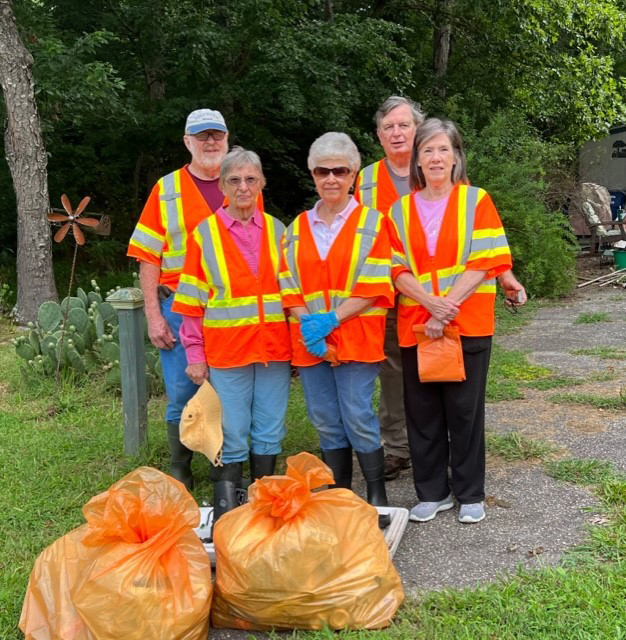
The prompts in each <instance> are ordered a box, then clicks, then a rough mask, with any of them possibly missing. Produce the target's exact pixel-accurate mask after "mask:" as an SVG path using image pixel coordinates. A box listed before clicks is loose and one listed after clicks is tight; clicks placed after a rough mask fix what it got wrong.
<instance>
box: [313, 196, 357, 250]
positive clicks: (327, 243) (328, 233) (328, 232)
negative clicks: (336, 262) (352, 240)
mask: <svg viewBox="0 0 626 640" xmlns="http://www.w3.org/2000/svg"><path fill="white" fill-rule="evenodd" d="M320 204H322V201H321V200H318V201H317V202H316V203H315V206H314V207H313V208H312V209H309V210H308V211H307V212H306V214H307V216H308V220H309V226H310V227H311V233H312V234H313V239H314V240H315V246H316V247H317V252H318V253H319V255H320V258H321V259H322V260H326V256H327V255H328V252H329V251H330V248H331V247H332V246H333V242H334V241H335V238H336V237H337V236H338V235H339V232H340V231H341V229H342V228H343V225H344V224H345V222H346V220H347V219H348V218H349V217H350V214H351V213H352V212H353V211H354V210H355V209H356V208H357V207H358V206H359V203H358V202H357V201H356V200H355V198H354V197H351V198H350V200H348V204H347V205H346V208H345V209H343V211H340V212H339V213H337V214H336V215H335V217H334V218H333V221H332V222H331V223H330V226H329V225H327V224H326V223H325V222H324V221H323V220H322V219H321V218H320V217H319V215H318V213H317V211H318V209H319V206H320Z"/></svg>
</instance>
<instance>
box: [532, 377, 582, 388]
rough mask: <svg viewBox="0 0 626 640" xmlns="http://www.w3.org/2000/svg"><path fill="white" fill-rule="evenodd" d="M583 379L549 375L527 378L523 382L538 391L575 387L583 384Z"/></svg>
mask: <svg viewBox="0 0 626 640" xmlns="http://www.w3.org/2000/svg"><path fill="white" fill-rule="evenodd" d="M584 383H585V380H583V379H582V378H569V377H567V376H550V377H548V378H537V379H536V380H529V381H528V382H526V383H525V386H527V387H530V388H531V389H537V390H539V391H547V390H549V389H560V388H562V387H576V386H578V385H581V384H584Z"/></svg>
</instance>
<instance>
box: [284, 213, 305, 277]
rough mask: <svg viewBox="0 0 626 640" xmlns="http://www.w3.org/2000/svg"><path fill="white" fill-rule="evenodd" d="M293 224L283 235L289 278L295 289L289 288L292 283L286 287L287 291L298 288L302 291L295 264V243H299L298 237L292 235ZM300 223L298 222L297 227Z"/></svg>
mask: <svg viewBox="0 0 626 640" xmlns="http://www.w3.org/2000/svg"><path fill="white" fill-rule="evenodd" d="M294 224H295V221H294V223H292V224H290V225H289V227H288V229H287V233H286V234H285V257H286V259H287V266H288V267H289V271H290V272H291V277H292V279H293V283H294V284H295V285H296V286H295V287H292V286H290V285H291V284H292V283H289V284H287V285H286V288H287V289H292V288H298V289H300V290H302V285H301V284H300V276H299V275H298V264H297V262H296V243H297V242H299V241H300V236H299V235H295V234H294V230H293V226H294ZM299 224H300V222H298V225H299Z"/></svg>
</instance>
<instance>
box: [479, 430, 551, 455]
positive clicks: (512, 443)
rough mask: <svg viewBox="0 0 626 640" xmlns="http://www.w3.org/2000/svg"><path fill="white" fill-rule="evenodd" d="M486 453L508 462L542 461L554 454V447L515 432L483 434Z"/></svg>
mask: <svg viewBox="0 0 626 640" xmlns="http://www.w3.org/2000/svg"><path fill="white" fill-rule="evenodd" d="M485 439H486V445H487V451H489V453H491V454H493V455H497V456H500V457H501V458H504V459H505V460H508V461H514V460H543V459H545V458H547V457H548V456H549V455H550V454H552V453H553V452H554V447H553V446H552V445H551V444H550V443H548V442H543V441H541V440H534V439H531V438H527V437H525V436H522V435H520V434H519V433H517V432H515V431H511V432H509V433H505V434H500V433H492V432H487V433H486V434H485Z"/></svg>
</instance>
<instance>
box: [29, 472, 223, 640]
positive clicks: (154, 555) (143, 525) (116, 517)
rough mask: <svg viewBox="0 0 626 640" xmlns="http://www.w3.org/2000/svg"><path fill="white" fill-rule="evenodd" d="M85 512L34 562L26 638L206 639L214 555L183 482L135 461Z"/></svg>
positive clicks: (192, 500)
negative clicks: (204, 542)
mask: <svg viewBox="0 0 626 640" xmlns="http://www.w3.org/2000/svg"><path fill="white" fill-rule="evenodd" d="M83 513H84V515H85V518H86V520H87V524H85V525H83V526H81V527H78V528H77V529H74V530H73V531H71V532H70V533H68V534H67V535H65V536H63V537H62V538H59V539H58V540H57V541H56V542H54V543H53V544H52V545H50V546H49V547H48V548H47V549H45V550H44V551H43V553H42V554H41V555H40V556H39V557H38V558H37V560H36V562H35V566H34V568H33V571H32V573H31V575H30V580H29V582H28V589H27V591H26V598H25V600H24V606H23V608H22V615H21V617H20V629H21V630H22V631H23V632H24V635H25V636H26V640H35V639H37V640H43V639H50V640H53V639H54V640H57V639H58V640H120V639H121V638H123V639H124V640H172V639H173V638H176V640H206V637H207V634H208V629H209V610H210V605H211V595H212V585H211V564H210V560H209V556H208V555H207V553H206V551H205V550H204V547H203V546H202V543H201V542H200V539H199V538H198V536H197V535H196V534H195V533H194V531H193V528H194V527H197V526H198V524H199V522H200V511H199V509H198V505H197V504H196V503H195V501H194V499H193V497H192V496H191V495H190V494H189V493H188V492H187V491H186V489H185V488H184V487H183V485H182V484H181V483H180V482H177V481H176V480H174V479H173V478H171V477H169V476H167V475H165V474H164V473H161V472H160V471H158V470H157V469H151V468H150V467H140V468H139V469H136V470H135V471H133V472H131V473H129V474H128V475H127V476H125V477H124V478H122V479H121V480H120V481H119V482H117V483H115V484H114V485H113V486H111V488H110V489H109V490H108V491H105V492H104V493H101V494H99V495H97V496H95V497H94V498H92V499H91V500H90V501H89V502H88V503H87V504H86V505H85V507H84V508H83Z"/></svg>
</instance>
